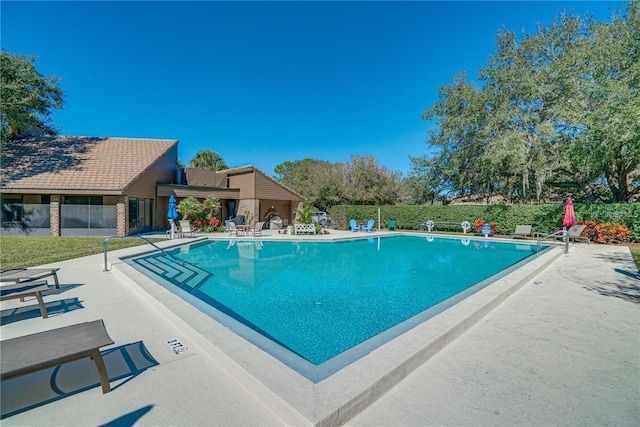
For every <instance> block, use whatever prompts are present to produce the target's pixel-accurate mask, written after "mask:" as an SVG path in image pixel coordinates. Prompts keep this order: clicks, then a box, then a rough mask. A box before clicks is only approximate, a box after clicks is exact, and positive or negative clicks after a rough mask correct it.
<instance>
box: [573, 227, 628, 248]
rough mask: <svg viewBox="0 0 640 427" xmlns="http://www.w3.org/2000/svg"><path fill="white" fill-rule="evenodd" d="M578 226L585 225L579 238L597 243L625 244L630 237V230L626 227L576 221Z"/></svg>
mask: <svg viewBox="0 0 640 427" xmlns="http://www.w3.org/2000/svg"><path fill="white" fill-rule="evenodd" d="M578 224H581V225H582V224H584V225H586V227H585V228H584V230H583V231H582V234H581V236H584V237H589V239H591V240H592V241H594V242H598V243H604V244H607V243H611V242H612V241H618V242H626V241H627V240H628V239H629V236H631V230H629V227H627V226H626V225H621V224H616V225H613V224H611V223H609V222H606V223H602V224H598V223H596V222H595V221H578Z"/></svg>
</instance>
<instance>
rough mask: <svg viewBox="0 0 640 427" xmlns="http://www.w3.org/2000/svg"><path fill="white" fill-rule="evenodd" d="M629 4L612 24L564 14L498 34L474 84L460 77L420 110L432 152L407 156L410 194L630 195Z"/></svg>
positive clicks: (632, 69)
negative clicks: (529, 29) (530, 28)
mask: <svg viewBox="0 0 640 427" xmlns="http://www.w3.org/2000/svg"><path fill="white" fill-rule="evenodd" d="M626 7H627V9H626V14H623V13H621V12H617V13H616V14H615V15H614V16H613V17H612V19H611V21H610V22H595V21H594V20H593V18H592V17H590V16H586V17H580V16H570V15H567V14H565V13H562V14H560V16H559V17H558V18H557V19H556V20H555V21H554V22H553V24H552V25H550V26H548V27H545V26H542V25H539V26H538V29H537V32H536V33H534V34H520V36H518V35H517V34H516V33H515V32H514V31H510V30H507V29H503V30H502V31H500V32H499V33H498V35H497V41H496V46H497V47H496V51H495V53H494V54H493V55H492V56H491V58H490V60H489V62H488V64H487V66H486V67H484V68H481V69H480V72H479V83H480V84H476V83H475V82H470V81H469V78H468V76H467V75H466V74H465V73H460V74H459V75H457V76H456V77H455V78H454V79H453V81H452V83H450V84H448V85H445V86H443V87H441V88H440V90H439V94H438V95H439V98H438V101H436V103H435V104H434V105H433V106H432V107H431V108H430V109H428V110H427V111H425V112H424V114H423V118H424V119H426V120H432V121H434V122H435V124H436V128H435V129H434V130H433V131H431V132H430V133H429V134H428V137H427V141H426V142H427V145H428V146H429V149H430V151H431V154H427V155H424V156H420V157H414V158H412V165H413V166H412V171H411V173H410V178H411V180H413V186H414V193H416V194H420V193H421V194H422V197H423V198H424V197H425V195H427V196H428V195H430V194H431V195H432V194H434V193H435V194H437V193H442V192H452V193H454V194H484V195H502V196H503V197H505V198H506V199H507V200H509V201H511V202H522V201H535V200H540V199H541V198H544V197H548V196H558V195H559V196H562V197H564V196H568V195H570V196H573V197H575V198H577V199H578V200H588V201H593V202H596V201H614V202H628V201H634V200H637V199H638V197H640V85H639V83H640V3H639V2H638V1H637V0H635V1H632V2H630V3H627V5H626ZM421 185H422V186H423V188H422V189H421V190H420V186H421Z"/></svg>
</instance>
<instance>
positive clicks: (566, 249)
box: [537, 229, 569, 254]
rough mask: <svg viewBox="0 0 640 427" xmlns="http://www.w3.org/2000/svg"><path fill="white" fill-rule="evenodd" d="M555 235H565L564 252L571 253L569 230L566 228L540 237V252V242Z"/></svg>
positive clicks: (538, 250)
mask: <svg viewBox="0 0 640 427" xmlns="http://www.w3.org/2000/svg"><path fill="white" fill-rule="evenodd" d="M553 236H564V253H565V254H568V253H569V232H568V231H567V230H566V229H564V230H560V231H555V232H553V233H551V234H547V235H546V236H543V237H540V238H539V239H538V249H537V252H540V244H541V242H542V241H543V240H544V239H548V238H549V237H553Z"/></svg>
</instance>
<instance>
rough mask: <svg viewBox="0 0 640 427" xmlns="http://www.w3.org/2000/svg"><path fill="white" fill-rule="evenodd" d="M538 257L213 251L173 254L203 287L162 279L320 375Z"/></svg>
mask: <svg viewBox="0 0 640 427" xmlns="http://www.w3.org/2000/svg"><path fill="white" fill-rule="evenodd" d="M535 249H536V247H535V245H529V244H526V243H525V244H523V243H519V244H513V243H507V242H496V241H482V240H468V239H467V240H461V239H453V238H433V237H428V238H425V237H424V236H389V237H383V238H370V239H354V240H348V241H339V242H285V241H244V242H243V241H207V242H202V243H198V244H193V245H191V246H187V247H181V248H176V249H174V250H172V251H170V253H171V254H172V255H173V256H174V257H176V258H178V259H180V260H183V261H186V262H187V263H189V264H193V265H195V266H197V270H198V271H204V272H205V274H206V273H207V272H208V273H210V274H211V275H210V276H209V277H208V278H206V280H204V279H203V278H204V277H206V276H203V275H202V274H196V275H195V276H194V278H193V279H189V280H186V281H185V278H186V277H187V276H186V275H185V274H183V273H180V271H179V269H178V268H176V270H175V271H174V270H170V271H169V272H165V273H163V274H164V278H165V279H166V280H168V281H169V282H171V283H174V284H175V285H177V286H179V287H180V288H181V289H182V290H185V291H187V292H189V293H190V294H191V295H192V296H194V297H196V298H198V299H200V300H202V301H204V302H205V303H207V304H209V305H210V306H212V307H215V308H216V309H218V310H220V311H221V312H223V313H225V314H226V315H228V316H230V317H232V318H233V319H235V320H236V321H239V322H241V323H242V324H243V325H245V326H248V327H250V328H251V329H252V330H253V331H258V332H259V333H260V334H261V335H262V336H265V337H267V338H269V340H271V341H273V342H276V343H278V344H279V345H280V346H282V347H284V348H286V349H288V350H289V351H291V352H293V353H295V354H297V355H299V356H301V357H302V358H304V359H306V360H307V361H309V362H311V363H312V364H314V365H318V364H322V363H324V362H326V361H328V360H330V359H331V358H333V357H335V356H336V355H339V354H340V353H343V352H345V351H347V350H348V349H351V348H352V347H354V346H358V345H359V344H361V343H363V342H365V341H367V340H369V339H370V338H372V337H374V336H376V335H378V334H381V333H382V332H383V331H386V330H388V329H389V328H392V327H394V326H395V325H398V324H400V323H402V322H405V321H406V320H407V319H410V318H412V317H413V316H416V315H417V314H419V313H421V312H424V311H425V310H427V309H429V308H430V307H433V306H434V305H437V304H439V303H442V302H444V301H446V300H448V299H451V298H452V297H454V296H456V295H458V294H460V293H462V292H463V291H465V290H467V289H468V288H470V287H473V286H474V285H477V284H478V283H481V282H483V281H485V282H486V279H488V278H490V277H492V276H494V278H495V275H496V274H499V273H501V272H503V271H504V270H505V269H508V268H509V267H511V266H513V265H514V264H516V263H519V262H520V261H522V260H524V259H526V258H528V257H531V256H533V255H535ZM160 258H164V259H165V260H164V261H163V262H168V263H169V264H170V265H174V266H176V263H175V262H174V261H173V260H170V259H168V258H167V257H166V256H165V255H162V254H153V255H148V256H144V257H140V258H137V259H135V260H134V262H135V263H136V264H138V265H140V266H144V267H146V268H147V269H151V270H158V268H157V267H154V265H155V264H154V263H156V264H157V262H156V261H158V262H159V261H160ZM176 267H177V266H176ZM156 273H158V271H156ZM158 274H160V273H158ZM487 284H488V283H487ZM476 287H477V286H476ZM476 290H477V289H476Z"/></svg>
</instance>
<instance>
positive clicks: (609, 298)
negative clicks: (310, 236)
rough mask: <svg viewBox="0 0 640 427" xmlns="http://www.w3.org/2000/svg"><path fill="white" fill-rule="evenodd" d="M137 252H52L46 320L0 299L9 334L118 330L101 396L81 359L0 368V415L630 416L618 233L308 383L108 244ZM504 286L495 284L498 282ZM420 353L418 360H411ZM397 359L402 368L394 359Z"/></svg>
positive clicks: (246, 420)
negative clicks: (56, 257) (11, 373)
mask: <svg viewBox="0 0 640 427" xmlns="http://www.w3.org/2000/svg"><path fill="white" fill-rule="evenodd" d="M381 234H383V232H376V233H373V234H372V235H370V236H376V235H381ZM356 235H357V233H354V234H351V233H340V232H334V233H333V236H332V237H336V236H344V237H345V238H350V237H352V236H354V237H355V236H356ZM320 237H324V236H317V237H316V238H320ZM330 237H331V236H330ZM270 238H271V239H279V238H283V236H282V235H276V234H273V235H270V236H267V237H265V239H270ZM189 240H190V239H182V240H181V241H189ZM176 242H177V241H172V242H164V243H163V244H162V246H168V245H171V244H175V243H176ZM139 251H140V248H130V249H124V250H120V251H113V252H110V253H109V264H112V263H113V266H112V267H111V271H110V272H103V271H102V270H103V256H102V255H93V256H89V257H84V258H81V259H76V260H69V261H64V262H59V263H56V264H55V265H52V266H55V267H60V268H61V269H60V271H59V272H58V275H59V278H60V283H61V289H60V290H58V291H55V290H52V291H51V292H49V293H47V294H45V297H44V300H45V303H47V308H48V309H49V313H50V318H48V319H42V318H41V317H40V316H39V311H38V309H37V304H35V301H31V300H27V301H26V302H25V303H20V302H19V301H7V302H3V303H2V305H1V308H2V316H3V317H2V319H3V323H2V326H1V328H0V333H1V335H2V339H3V340H5V339H9V338H13V337H16V336H22V335H26V334H29V333H34V332H40V331H43V330H48V329H53V328H57V327H62V326H66V325H69V324H74V323H79V322H83V321H89V320H95V319H104V321H105V325H106V328H107V331H108V332H109V334H110V336H111V337H112V338H113V340H114V341H115V344H114V345H113V346H110V347H107V348H105V349H103V354H104V358H105V363H106V364H107V370H108V372H109V375H110V378H111V385H112V388H113V391H112V392H111V393H108V394H104V395H103V394H102V392H101V390H100V387H99V386H97V384H98V380H97V375H96V374H95V369H94V368H93V366H92V363H91V362H90V361H84V363H80V362H78V363H70V364H67V365H64V366H63V367H62V368H60V369H59V370H46V371H42V372H41V373H39V374H32V375H29V376H25V377H21V378H16V379H13V380H9V381H4V382H2V393H1V403H2V408H1V410H2V417H3V418H2V422H1V424H2V425H3V426H5V425H6V426H12V425H65V426H69V425H108V424H109V423H114V424H117V423H120V424H118V425H133V424H136V425H312V424H324V425H332V424H339V423H346V425H352V426H358V425H605V424H615V425H637V423H638V421H639V420H640V407H639V404H638V402H640V333H639V331H640V275H639V274H638V271H637V269H636V266H635V264H634V263H633V260H632V258H631V255H630V253H629V250H628V249H627V248H626V247H619V246H603V245H595V244H592V245H586V244H581V243H578V244H571V246H570V253H569V255H566V256H565V255H562V254H561V253H560V254H559V255H558V252H561V251H560V249H557V250H556V253H555V254H549V255H548V257H547V258H548V259H546V260H541V262H540V265H539V266H538V267H539V268H537V269H535V270H532V271H529V272H525V273H522V275H521V277H520V278H518V279H516V280H522V281H523V284H522V285H521V287H520V286H518V287H516V288H515V289H514V290H513V292H511V293H512V294H507V295H504V296H503V297H502V299H504V301H502V302H501V303H500V304H499V305H498V304H496V307H495V308H494V307H491V308H492V309H491V310H487V311H486V313H485V312H483V311H480V312H478V309H479V308H481V307H484V306H485V305H483V304H485V303H486V302H487V301H493V300H494V299H495V298H493V297H489V299H487V298H488V297H487V295H486V294H483V295H481V296H480V297H481V298H476V299H473V298H471V299H470V300H473V301H469V302H468V303H467V306H466V307H458V308H459V309H458V310H451V311H450V310H447V312H445V313H442V315H445V316H442V315H439V316H436V317H435V318H434V319H431V320H429V321H428V322H425V323H429V322H431V323H430V324H429V325H420V327H417V328H416V329H415V330H412V331H409V332H407V333H406V334H404V335H403V336H402V337H399V340H394V341H392V342H390V343H389V344H388V345H384V346H383V347H382V348H381V349H379V350H376V351H374V352H372V354H371V355H370V356H367V357H365V358H363V360H360V361H358V362H355V363H354V364H353V365H350V366H348V367H347V368H345V369H344V371H345V372H338V373H337V374H334V375H333V376H332V377H330V378H328V379H327V380H325V381H322V382H320V383H319V384H316V385H311V384H309V383H308V381H306V380H304V379H301V378H299V375H297V374H295V373H293V372H291V370H290V369H289V368H286V367H283V366H280V365H281V364H279V362H277V361H275V359H273V358H271V357H270V356H268V355H265V354H264V353H263V352H262V351H261V350H258V349H256V348H255V347H253V346H249V345H247V344H246V343H244V342H242V341H240V340H238V338H237V337H234V336H233V334H232V333H231V332H230V331H228V330H224V328H220V327H219V325H212V324H211V323H212V322H211V321H210V320H209V321H207V319H206V318H204V317H201V316H200V315H198V314H197V313H193V311H192V309H189V308H188V307H185V306H184V304H182V303H181V302H180V301H177V298H176V297H175V295H173V294H170V293H168V292H166V293H165V292H163V291H162V288H161V287H160V286H158V285H152V284H149V283H146V282H144V281H141V282H140V283H138V278H137V277H134V279H135V282H136V283H137V284H133V283H132V282H131V281H130V279H131V277H129V276H135V275H136V273H137V272H135V271H129V270H128V269H127V267H126V266H123V265H122V263H120V262H119V259H118V257H121V256H126V255H129V254H133V253H137V252H139ZM547 264H548V265H547ZM545 265H546V267H545ZM512 279H513V278H512ZM512 281H513V280H512ZM499 287H500V286H497V287H494V286H493V285H491V286H489V287H488V288H494V289H495V288H499ZM494 289H492V291H493V290H494ZM509 289H512V286H511V285H509V284H505V285H504V287H503V288H502V290H498V291H497V292H498V294H497V295H498V296H499V295H503V291H507V292H508V291H509ZM150 290H151V292H152V293H149V292H150ZM153 292H155V294H153ZM158 301H161V302H162V303H159V302H158ZM454 308H455V307H454ZM446 318H448V321H447V319H446ZM185 320H186V321H185ZM447 322H449V323H447ZM451 322H453V323H451ZM451 325H454V328H457V330H458V332H457V333H456V334H453V335H451V336H449V337H448V338H446V339H441V340H440V341H438V337H437V336H435V335H437V334H436V333H434V332H433V331H434V330H437V329H438V328H441V329H440V330H441V331H442V330H443V329H442V328H443V327H445V326H446V327H450V326H451ZM458 325H462V326H458ZM173 338H177V339H178V340H179V341H180V342H181V343H183V344H184V345H185V346H187V347H188V348H189V351H187V352H183V353H179V354H176V353H174V352H173V351H172V350H171V348H170V347H169V346H168V345H167V344H166V341H167V340H170V339H173ZM217 340H218V341H217ZM428 340H432V341H433V342H434V344H433V346H432V347H429V348H428V349H427V350H424V349H425V348H426V347H424V346H423V343H422V341H428ZM412 346H413V347H414V348H413V349H411V347H412ZM114 349H115V350H114ZM407 349H409V352H408V353H406V351H407ZM110 350H111V351H110ZM415 354H418V355H419V357H414V360H415V361H414V362H412V360H409V361H406V360H405V359H406V358H407V355H415ZM423 358H424V359H425V360H424V361H423V360H422V359H423ZM398 360H405V361H404V362H403V363H398ZM394 366H401V367H402V368H401V369H400V371H401V372H399V371H394V370H393V369H391V371H389V368H390V367H394ZM376 370H378V371H379V372H377V373H376V372H374V373H372V372H371V371H376ZM391 377H396V378H391ZM363 378H364V379H363ZM363 384H364V385H363ZM367 384H369V385H367ZM371 384H373V386H370V385H371ZM359 387H361V388H359ZM386 387H388V388H389V390H388V391H386V390H385V388H386ZM363 390H364V393H365V394H366V393H368V394H367V395H363V392H362V391H363ZM385 391H386V393H384V392H385ZM350 397H351V400H349V398H350ZM345 399H347V400H346V401H345ZM358 405H360V406H358Z"/></svg>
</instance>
